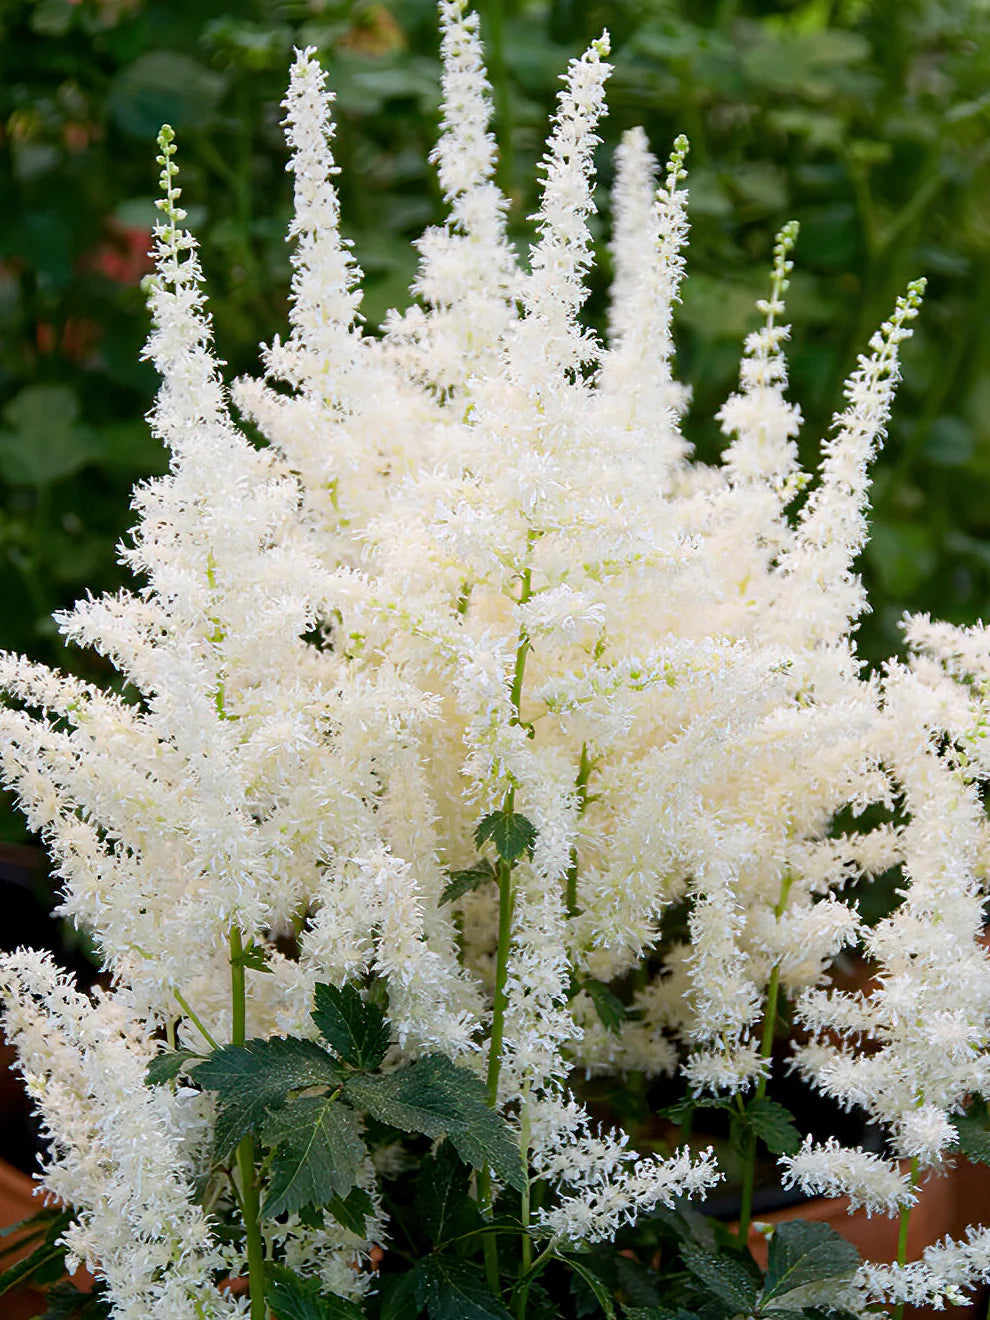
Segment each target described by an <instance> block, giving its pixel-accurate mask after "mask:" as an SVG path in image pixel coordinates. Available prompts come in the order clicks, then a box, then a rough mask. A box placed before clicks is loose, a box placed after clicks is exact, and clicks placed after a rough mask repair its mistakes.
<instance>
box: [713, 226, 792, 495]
mask: <svg viewBox="0 0 990 1320" xmlns="http://www.w3.org/2000/svg"><path fill="white" fill-rule="evenodd" d="M797 236H798V223H797V221H796V220H791V221H789V222H788V223H787V224H786V225H785V226H784V227H783V229H782V230H781V231H780V233H779V234H778V235H777V241H776V242H775V243H774V248H773V272H772V274H771V277H770V278H771V283H770V297H769V298H766V299H761V301H760V302H758V303H757V308H758V310H759V311H761V312H762V313H763V314H764V316H765V318H766V320H765V322H764V324H763V326H762V327H761V329H759V330H757V331H755V332H754V333H753V334H751V335H748V336H747V338H746V346H745V351H744V356H743V360H742V363H741V364H740V368H739V383H740V386H741V391H740V393H738V394H733V395H730V397H729V398H728V399H727V400H726V401H725V403H724V404H723V405H722V407H721V409H720V410H719V412H718V414H717V418H718V421H719V422H721V424H722V431H723V433H724V434H725V435H727V436H730V435H735V437H736V438H735V440H733V441H732V443H731V444H730V445H729V447H728V448H727V449H726V451H725V453H724V455H723V460H722V461H723V463H724V464H725V467H726V468H727V469H728V471H729V473H730V475H731V477H732V478H733V480H734V481H736V482H740V481H765V482H767V483H768V484H769V485H771V486H772V487H774V488H775V489H776V490H778V491H780V492H781V493H782V494H783V495H784V497H785V498H786V496H787V495H789V494H790V493H791V492H792V491H793V484H794V479H795V477H796V473H797V445H796V444H795V443H794V437H795V436H796V435H797V434H798V431H799V429H800V426H801V410H800V408H798V407H797V406H796V405H795V404H793V403H788V402H787V400H786V399H785V398H784V390H785V389H786V388H787V361H786V359H785V357H784V352H783V344H784V342H785V341H786V340H787V339H788V337H789V335H790V329H791V328H790V326H789V325H778V324H777V318H778V317H780V316H783V314H784V310H785V309H784V291H785V290H786V289H787V286H788V282H789V281H788V278H787V277H788V275H789V274H790V272H791V270H792V268H793V266H794V263H793V261H791V260H790V253H791V251H792V250H793V248H794V244H795V243H796V242H797Z"/></svg>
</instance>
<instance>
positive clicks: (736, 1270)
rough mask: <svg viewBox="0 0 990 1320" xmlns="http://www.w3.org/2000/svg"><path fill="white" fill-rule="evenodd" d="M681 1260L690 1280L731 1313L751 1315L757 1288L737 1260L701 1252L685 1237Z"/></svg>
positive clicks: (709, 1252) (721, 1254)
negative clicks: (731, 1308)
mask: <svg viewBox="0 0 990 1320" xmlns="http://www.w3.org/2000/svg"><path fill="white" fill-rule="evenodd" d="M681 1259H682V1260H683V1261H684V1264H685V1265H686V1266H687V1268H688V1269H689V1270H690V1271H691V1273H692V1274H693V1275H694V1277H695V1278H696V1279H697V1280H698V1281H699V1282H700V1283H702V1284H704V1286H705V1287H706V1288H707V1289H708V1291H709V1292H711V1293H713V1294H714V1296H715V1297H716V1298H717V1299H718V1301H720V1302H725V1303H727V1304H729V1305H730V1306H732V1307H733V1309H735V1310H739V1311H746V1312H751V1311H752V1310H753V1308H754V1307H755V1305H756V1298H757V1295H758V1286H757V1284H756V1281H755V1280H754V1279H753V1278H752V1276H751V1275H750V1273H749V1271H748V1270H747V1269H746V1267H745V1265H743V1263H742V1262H741V1261H738V1260H734V1259H733V1258H732V1257H731V1256H727V1255H725V1254H723V1253H720V1254H717V1255H716V1254H715V1253H714V1252H711V1251H705V1250H703V1249H702V1248H701V1247H699V1246H697V1245H696V1244H695V1243H694V1242H692V1241H690V1240H689V1239H687V1238H685V1239H684V1240H683V1241H682V1242H681Z"/></svg>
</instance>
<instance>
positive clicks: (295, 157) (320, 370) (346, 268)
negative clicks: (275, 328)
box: [267, 46, 361, 398]
mask: <svg viewBox="0 0 990 1320" xmlns="http://www.w3.org/2000/svg"><path fill="white" fill-rule="evenodd" d="M315 54H316V52H315V49H314V48H313V47H311V46H310V47H307V48H306V49H305V50H301V51H297V52H296V58H295V61H294V63H293V65H292V74H291V78H290V82H289V91H288V93H287V95H286V98H285V100H284V101H283V102H282V105H283V108H284V109H285V119H284V120H283V121H282V122H283V125H284V127H285V137H286V141H287V142H288V144H289V147H290V149H291V151H292V157H291V159H290V161H289V163H288V165H287V166H286V169H287V170H290V171H291V172H292V174H293V175H294V176H295V188H294V197H295V215H294V218H293V221H292V224H291V225H290V226H289V232H288V235H287V237H288V238H289V239H292V240H294V241H295V251H294V252H293V254H292V265H293V272H294V273H293V276H292V308H291V311H290V313H289V320H290V323H291V325H292V333H291V335H290V337H289V342H288V343H287V344H285V345H281V344H279V342H278V340H276V341H275V343H274V344H273V345H272V347H271V348H270V349H269V350H268V355H267V356H268V361H267V366H268V368H269V371H270V373H271V374H273V375H279V376H282V377H283V378H284V379H285V380H286V381H288V382H289V383H291V384H293V385H296V386H303V387H306V386H308V387H309V388H312V386H313V384H314V382H315V381H319V383H320V384H321V386H322V387H323V390H324V391H325V392H326V394H327V395H328V396H329V397H331V398H337V397H338V395H339V393H340V391H341V390H342V389H344V388H345V386H344V378H345V376H346V373H347V371H348V370H349V368H350V367H352V366H353V362H354V357H355V342H354V340H355V336H354V334H353V326H354V321H355V317H356V315H357V308H358V305H359V303H360V301H361V290H360V279H361V271H360V270H359V269H358V267H357V265H356V263H355V262H354V259H353V258H352V257H351V255H350V252H349V251H348V244H347V242H346V241H345V240H344V239H343V238H341V235H340V203H339V201H338V198H337V190H336V188H335V187H334V185H333V177H334V175H335V174H337V173H339V169H338V167H337V165H335V164H334V159H333V153H332V151H331V149H330V140H331V138H332V137H333V132H334V126H333V118H332V114H331V107H332V105H333V101H334V95H333V93H332V92H329V91H328V90H327V88H326V74H325V72H324V71H323V69H321V68H320V65H319V63H318V61H317V60H316V59H315V58H314V57H315Z"/></svg>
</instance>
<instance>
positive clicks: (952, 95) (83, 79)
mask: <svg viewBox="0 0 990 1320" xmlns="http://www.w3.org/2000/svg"><path fill="white" fill-rule="evenodd" d="M483 16H484V20H485V31H486V33H487V34H488V36H489V38H490V39H491V40H492V46H491V62H492V68H493V73H494V76H495V81H496V88H497V93H496V94H497V104H498V110H499V120H500V123H499V130H500V135H501V137H502V140H503V142H504V144H505V146H506V150H505V154H504V159H503V165H502V175H503V177H502V182H503V185H504V186H505V187H506V188H507V189H508V191H509V193H510V195H511V197H512V200H513V226H514V234H515V236H516V237H517V238H518V240H519V241H520V242H525V241H526V238H527V226H526V220H525V217H526V216H527V214H528V213H529V212H530V211H531V210H532V208H533V202H534V195H535V191H534V190H535V181H536V179H537V178H538V175H537V173H536V171H535V169H534V165H535V162H536V160H537V159H538V157H539V155H540V153H541V150H542V143H543V139H544V136H545V131H546V118H547V115H548V113H549V112H550V110H551V108H552V105H553V98H554V95H555V91H556V87H557V85H558V83H557V76H558V74H559V73H560V72H561V70H562V69H563V68H564V66H565V64H566V61H567V59H568V58H569V57H570V56H571V55H574V54H576V53H578V51H579V50H580V49H581V48H583V46H584V45H585V44H586V43H587V42H588V41H589V40H590V38H591V37H593V36H595V35H597V34H598V33H599V32H600V30H601V28H602V27H603V26H605V25H606V24H607V25H608V26H609V27H610V29H611V33H612V40H613V61H614V63H615V65H616V72H615V74H614V75H613V79H612V83H611V89H610V93H609V99H610V106H611V117H610V119H609V120H608V121H606V127H605V136H606V142H605V143H604V144H603V147H602V149H601V161H600V165H601V174H602V179H603V182H604V183H605V184H608V182H609V181H610V177H611V157H612V151H613V148H614V145H615V143H616V141H617V140H618V137H619V134H620V132H621V130H623V129H624V128H627V127H629V126H630V125H632V124H634V123H643V124H644V125H645V127H646V129H647V131H648V133H649V135H650V138H651V140H652V142H653V144H654V147H655V149H656V151H657V152H658V154H660V155H661V156H664V155H665V154H666V152H667V151H668V149H669V144H670V142H671V140H672V139H673V137H674V136H675V135H676V133H677V132H679V131H681V130H683V131H685V132H686V133H687V134H688V135H689V137H690V139H691V143H692V152H691V157H690V159H689V166H690V169H691V173H690V178H689V185H690V189H691V218H692V235H691V247H690V254H689V279H688V281H687V286H686V295H685V302H684V306H683V308H682V309H681V315H680V321H679V343H680V350H681V372H682V376H683V377H684V378H685V379H688V380H690V381H691V382H692V383H693V386H694V405H693V407H692V411H691V415H690V417H689V419H688V423H687V429H688V432H689V434H690V436H691V438H692V439H694V440H695V442H696V443H697V445H698V446H699V448H700V450H701V452H702V453H703V454H704V455H705V456H714V454H715V453H716V452H717V431H716V428H715V425H714V423H713V422H712V421H711V416H712V413H713V412H714V410H715V409H716V408H717V407H718V406H719V404H720V403H721V401H722V400H723V399H724V397H725V395H726V394H727V393H728V392H729V391H730V389H731V388H732V387H733V384H734V381H735V375H736V371H737V363H738V355H739V348H740V342H741V339H742V337H743V335H744V334H745V333H746V331H747V330H749V329H751V328H754V327H755V324H756V319H757V318H756V315H755V313H754V311H753V300H754V298H755V297H757V296H760V295H761V294H762V292H763V290H764V286H765V281H766V267H767V266H768V263H769V260H770V248H771V244H772V240H773V235H774V233H775V231H776V230H777V229H778V228H779V227H780V225H781V224H782V223H783V221H785V220H786V219H788V218H791V217H794V218H797V219H798V220H800V222H801V225H802V232H801V238H800V241H799V245H798V250H797V254H796V260H797V266H798V269H797V270H796V272H795V277H794V281H793V285H792V288H791V291H790V306H791V319H792V321H793V324H794V339H793V345H792V353H791V357H792V375H793V394H794V397H796V398H798V399H799V400H800V401H801V403H802V406H803V407H804V410H805V414H806V426H805V433H804V444H805V445H806V446H807V449H806V455H805V456H806V461H813V458H812V456H813V454H814V451H815V449H816V447H817V444H818V441H819V439H820V437H821V435H822V434H823V432H824V431H825V429H826V428H827V426H828V419H829V416H830V413H831V410H832V409H833V408H834V407H835V406H836V405H837V404H838V403H839V402H840V399H839V388H840V384H841V380H842V378H843V376H844V374H845V373H846V371H847V370H848V369H849V367H850V366H851V364H852V363H853V361H854V356H855V353H856V352H857V351H858V350H860V349H861V348H862V347H863V346H864V344H865V342H866V339H867V338H868V336H869V334H870V332H871V330H872V329H873V328H874V327H875V326H876V325H877V324H878V323H879V322H880V321H881V320H882V319H883V318H884V317H885V316H886V315H887V314H888V313H889V311H890V309H891V308H892V306H893V301H894V297H895V295H896V293H897V292H899V291H901V290H902V289H903V287H904V285H905V284H906V282H907V280H908V279H909V278H911V277H913V276H916V275H918V274H921V273H925V274H927V275H928V277H929V292H928V297H927V300H926V305H925V308H924V312H923V316H922V318H921V319H920V321H919V323H918V331H917V336H916V339H915V340H914V342H913V343H912V345H911V346H910V348H909V352H908V353H907V355H906V357H907V365H906V381H905V384H904V386H903V388H902V392H901V395H900V399H899V402H898V405H897V409H896V413H895V423H894V426H893V430H892V435H891V438H890V442H889V444H888V446H887V450H886V453H885V454H884V456H883V458H882V459H881V461H880V464H879V466H878V472H877V483H876V497H875V503H874V515H873V533H872V535H873V539H872V545H871V548H870V549H869V551H868V552H867V556H866V560H865V564H864V570H865V572H866V573H867V575H868V577H869V579H870V588H871V594H872V598H873V601H874V606H875V614H874V615H873V616H872V618H870V619H869V620H867V621H866V623H865V624H864V626H863V629H862V647H863V652H864V654H865V655H866V656H867V657H869V658H870V659H878V658H880V657H882V656H883V655H885V654H888V653H889V652H890V651H891V650H892V649H895V648H896V647H897V646H898V643H899V636H898V632H897V627H896V620H897V618H898V616H899V615H900V613H901V611H902V610H903V609H904V608H905V607H906V608H910V609H931V610H933V611H936V612H938V613H939V614H940V615H942V616H944V617H948V618H950V619H953V620H956V621H965V620H971V619H974V618H976V617H977V616H978V615H979V614H980V613H981V611H982V610H983V602H984V600H985V598H986V595H987V588H988V585H990V501H988V498H987V497H988V494H990V375H988V373H987V371H986V369H985V364H986V363H987V362H988V361H990V320H988V318H986V317H985V315H984V310H983V309H984V307H985V305H986V301H987V294H988V292H990V288H988V286H990V167H988V152H990V146H988V142H990V135H988V134H987V120H988V117H990V93H987V91H986V88H987V87H988V86H990V41H988V40H987V38H988V36H990V7H988V6H987V5H986V4H984V3H980V2H978V0H941V2H940V0H873V2H872V3H866V2H865V0H790V2H789V3H788V2H787V0H784V2H780V0H778V2H777V3H773V2H764V3H761V0H718V2H717V3H716V2H715V0H607V3H606V0H551V2H550V3H547V2H546V0H487V3H486V5H485V8H484V11H483ZM306 44H309V45H315V46H317V47H318V48H319V51H320V54H321V57H322V58H323V60H324V61H325V62H326V63H327V65H328V66H329V68H330V72H331V83H332V86H333V87H334V88H335V89H336V92H337V97H338V103H337V108H338V118H339V131H338V136H337V139H336V143H335V152H336V154H337V157H338V160H339V163H340V165H341V167H342V173H341V175H340V181H339V182H340V188H341V193H342V207H343V215H344V223H345V227H346V229H347V231H348V232H349V233H350V235H351V236H352V237H353V240H354V245H355V251H356V254H357V257H358V260H359V262H360V264H361V265H362V266H363V267H364V269H365V271H366V272H367V277H368V279H367V295H366V301H365V304H364V307H365V313H366V315H367V318H368V320H369V322H370V323H371V324H375V323H376V322H377V321H378V320H379V318H380V317H381V315H382V313H383V312H384V311H385V309H386V308H387V307H388V306H390V305H393V304H399V305H401V304H402V303H403V302H404V300H405V297H406V295H405V290H406V288H407V286H408V282H409V280H410V278H411V276H412V273H413V270H414V260H415V256H414V253H413V251H412V249H411V247H410V240H411V239H412V238H414V237H415V236H416V235H417V234H418V233H419V232H420V231H421V230H422V228H423V227H424V226H425V225H426V224H428V223H430V222H432V221H435V220H436V219H438V217H439V214H440V207H439V196H438V192H437V188H436V184H435V181H434V179H433V177H432V174H431V171H430V168H429V166H428V164H427V161H426V158H427V153H428V151H429V148H430V146H431V145H432V142H433V140H434V137H435V133H436V120H437V109H438V106H437V84H438V71H439V66H438V62H437V52H436V46H437V35H436V25H435V15H434V4H433V0H382V2H377V0H357V2H356V3H355V2H342V3H336V2H335V0H285V2H284V3H278V2H277V0H76V2H75V3H72V2H70V0H0V134H2V137H0V172H2V184H0V188H2V193H3V196H4V198H5V199H6V200H5V204H4V206H3V208H2V211H0V483H2V487H3V496H2V505H0V508H2V511H0V645H2V646H4V647H13V648H17V649H21V650H24V651H27V652H28V653H29V654H32V655H35V656H37V657H39V658H44V659H47V660H53V661H56V662H57V663H59V664H62V665H69V666H70V667H79V666H80V665H84V666H85V665H92V663H93V661H92V660H90V659H87V658H86V657H79V656H72V655H65V654H62V651H61V647H60V644H59V641H58V638H57V635H56V633H55V630H54V627H53V625H52V623H51V621H50V617H49V616H50V615H51V612H52V611H53V610H54V609H56V608H59V607H62V606H66V605H68V604H69V603H70V602H71V601H72V600H73V599H74V598H75V596H77V595H78V594H79V593H80V592H81V591H83V590H84V589H86V588H92V589H93V590H94V591H97V590H101V589H106V588H112V587H113V586H114V585H115V583H116V582H117V580H118V573H119V570H118V568H117V566H116V564H115V561H114V552H113V546H114V544H115V543H116V541H117V540H118V539H119V538H120V536H121V535H122V533H123V532H124V530H125V528H126V526H127V524H128V520H129V513H128V508H127V503H128V498H127V497H128V491H129V488H130V486H131V485H132V483H133V482H134V480H135V479H136V478H139V477H141V476H144V475H149V474H151V473H154V472H157V471H161V470H162V468H163V464H164V455H163V453H162V452H161V450H160V448H159V447H158V446H157V444H156V443H155V442H154V441H152V440H151V438H150V437H149V435H148V432H147V427H146V425H145V424H144V422H143V421H142V420H141V419H142V416H143V414H144V412H145V411H146V410H147V408H148V406H149V404H150V400H151V396H152V393H153V390H154V388H155V380H154V378H153V375H152V373H151V371H150V368H148V367H147V365H146V364H143V363H141V362H140V361H139V354H140V349H141V344H142V341H143V338H144V335H145V331H146V324H147V323H146V316H145V313H144V310H143V295H142V293H141V291H140V288H139V281H140V279H141V277H142V275H143V274H144V273H145V272H146V270H147V260H146V257H145V252H146V249H147V246H148V229H149V226H150V224H151V223H152V221H153V218H154V212H153V209H152V201H151V198H152V195H153V191H154V185H155V178H156V167H155V164H154V154H155V148H154V136H155V133H156V131H157V129H158V127H159V125H160V124H161V122H162V121H164V120H167V121H169V122H171V123H172V124H173V125H174V126H175V128H176V129H177V131H178V135H179V145H180V151H181V160H182V168H183V185H184V189H185V197H184V201H185V202H186V203H187V205H188V209H189V213H190V223H191V227H192V228H193V229H194V230H195V231H196V232H197V233H198V235H199V236H200V238H201V240H202V244H203V256H204V261H205V265H206V269H207V275H208V279H209V285H210V290H211V305H212V309H213V313H214V316H215V320H216V330H217V340H218V346H219V351H220V355H221V356H222V357H223V358H225V359H226V360H227V362H228V363H229V370H230V372H231V373H232V374H233V373H237V372H239V371H242V370H245V369H247V368H248V367H249V366H250V365H252V363H253V362H254V360H255V353H256V345H257V343H258V341H259V340H260V339H262V338H267V337H270V335H271V334H272V332H273V331H275V330H278V329H280V328H281V327H282V325H283V324H284V320H285V308H284V304H285V295H286V288H287V282H288V271H289V267H288V253H287V249H286V245H285V243H284V240H283V234H284V230H285V225H286V222H287V220H288V215H289V180H288V178H287V176H286V175H285V173H284V170H283V162H284V151H283V147H282V143H281V133H280V130H279V126H278V121H279V118H280V113H281V112H280V110H279V101H280V99H281V97H282V95H283V90H284V85H285V82H286V76H287V68H288V64H289V60H290V56H291V49H292V47H293V45H306ZM603 209H604V208H603ZM601 232H602V234H603V236H605V235H607V215H606V214H603V215H602V217H601ZM607 277H608V257H607V253H606V252H605V251H604V247H603V251H602V253H601V261H600V264H599V272H598V275H597V277H596V278H597V280H598V286H597V288H596V291H595V294H594V296H593V298H592V301H591V304H590V306H589V308H588V314H589V317H590V318H591V319H592V320H593V321H597V322H599V323H600V322H601V320H602V316H603V312H604V289H605V288H606V286H607ZM981 367H982V368H983V369H982V370H981Z"/></svg>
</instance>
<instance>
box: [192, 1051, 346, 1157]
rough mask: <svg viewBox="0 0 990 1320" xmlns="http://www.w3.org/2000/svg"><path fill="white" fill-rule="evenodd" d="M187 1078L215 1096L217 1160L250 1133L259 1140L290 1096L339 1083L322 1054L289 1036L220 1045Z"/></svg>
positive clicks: (327, 1057)
mask: <svg viewBox="0 0 990 1320" xmlns="http://www.w3.org/2000/svg"><path fill="white" fill-rule="evenodd" d="M190 1073H191V1075H192V1077H193V1078H194V1080H195V1081H196V1082H198V1084H199V1085H200V1086H202V1087H203V1089H204V1090H206V1091H216V1092H217V1093H218V1095H219V1098H220V1108H219V1113H218V1114H217V1122H216V1130H215V1133H214V1148H215V1152H216V1156H217V1158H218V1159H220V1160H224V1159H226V1158H227V1156H228V1155H230V1154H231V1152H232V1151H233V1150H234V1148H235V1146H236V1145H237V1143H238V1142H239V1141H240V1140H241V1138H242V1137H245V1136H247V1134H248V1133H249V1132H256V1133H258V1135H260V1133H261V1129H262V1128H263V1127H264V1125H265V1124H266V1123H267V1121H268V1119H269V1116H270V1115H271V1113H272V1112H273V1111H274V1110H276V1109H278V1108H280V1107H281V1106H282V1105H283V1104H285V1101H286V1099H287V1098H288V1095H289V1093H290V1092H292V1091H302V1090H305V1089H306V1088H307V1087H310V1086H324V1087H329V1086H338V1085H339V1084H340V1082H341V1080H342V1079H343V1073H342V1072H341V1069H340V1065H339V1064H337V1063H336V1062H335V1061H334V1059H333V1057H332V1056H331V1055H330V1054H329V1053H328V1052H327V1051H326V1050H325V1049H322V1048H321V1047H320V1046H319V1045H317V1044H316V1043H315V1042H314V1041H311V1040H300V1039H298V1038H297V1037H294V1036H275V1037H273V1038H272V1039H271V1040H249V1041H248V1042H247V1043H246V1044H245V1045H225V1046H224V1047H223V1048H222V1049H219V1050H216V1051H215V1052H214V1053H213V1054H211V1055H210V1057H209V1058H208V1059H207V1060H206V1062H205V1063H201V1064H199V1065H198V1066H197V1067H196V1068H192V1069H190Z"/></svg>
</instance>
